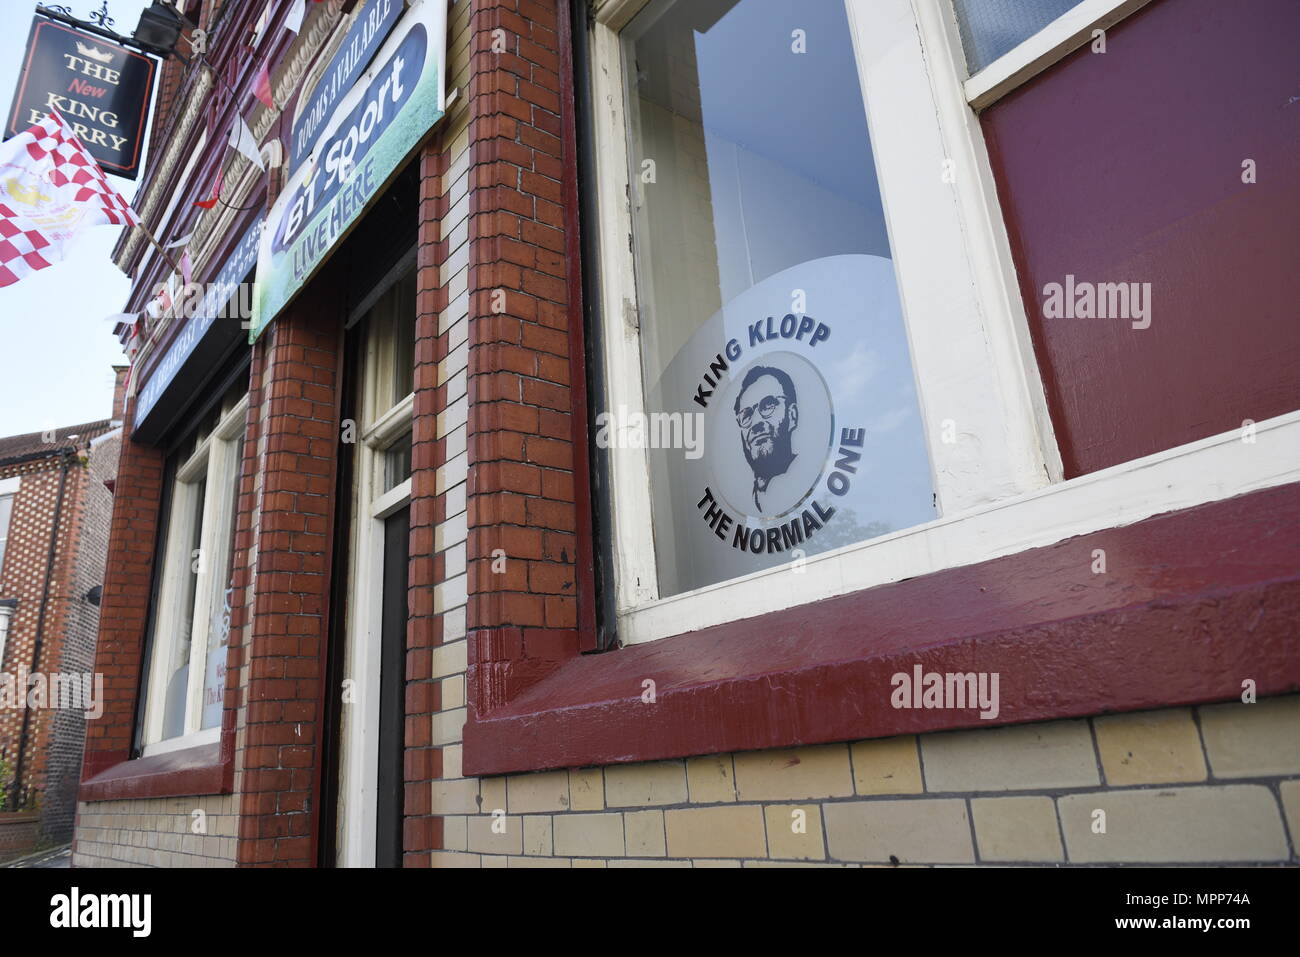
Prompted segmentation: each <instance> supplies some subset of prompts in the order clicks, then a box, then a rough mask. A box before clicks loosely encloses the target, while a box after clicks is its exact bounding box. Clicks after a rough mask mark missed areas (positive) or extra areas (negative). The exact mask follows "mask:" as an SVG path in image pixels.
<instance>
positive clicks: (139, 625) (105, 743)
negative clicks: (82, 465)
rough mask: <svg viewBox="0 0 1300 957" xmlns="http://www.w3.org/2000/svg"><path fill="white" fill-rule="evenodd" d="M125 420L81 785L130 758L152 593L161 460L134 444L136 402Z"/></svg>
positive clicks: (129, 405)
mask: <svg viewBox="0 0 1300 957" xmlns="http://www.w3.org/2000/svg"><path fill="white" fill-rule="evenodd" d="M125 415H126V422H125V423H124V425H123V427H122V429H123V434H122V455H121V458H120V460H119V461H118V468H117V481H116V484H115V486H114V494H113V521H112V526H111V530H110V531H109V540H108V553H109V555H111V556H112V557H111V559H110V560H109V562H108V563H107V566H106V568H105V570H104V591H103V597H102V599H101V604H100V609H99V641H98V645H97V647H96V651H95V671H96V672H97V673H100V674H103V676H104V713H103V715H102V716H101V717H100V718H99V719H98V720H94V721H89V722H87V725H86V752H85V757H84V759H83V761H82V780H83V781H84V780H86V779H87V778H90V777H93V776H94V775H96V774H98V773H99V772H100V771H103V770H104V769H106V768H108V767H111V766H112V765H114V764H117V763H118V762H120V761H125V760H126V759H127V758H128V757H130V752H131V742H132V736H133V735H134V733H135V709H136V698H137V695H138V693H139V690H140V673H141V670H142V667H143V664H144V660H143V654H144V641H145V624H146V622H147V620H148V617H149V598H150V593H151V590H152V587H153V567H154V565H153V561H154V546H155V543H156V541H157V537H158V520H159V514H158V513H159V507H160V502H161V500H162V493H163V455H162V452H161V451H160V450H158V449H156V448H152V447H150V446H146V445H140V444H138V443H136V442H132V441H131V431H132V423H133V422H134V420H135V399H134V398H131V399H130V400H128V401H127V404H126V412H125Z"/></svg>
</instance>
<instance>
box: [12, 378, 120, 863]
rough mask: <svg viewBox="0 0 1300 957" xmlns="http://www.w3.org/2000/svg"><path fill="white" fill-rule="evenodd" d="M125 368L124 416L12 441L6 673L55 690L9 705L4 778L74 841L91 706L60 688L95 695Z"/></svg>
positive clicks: (18, 799) (49, 832)
mask: <svg viewBox="0 0 1300 957" xmlns="http://www.w3.org/2000/svg"><path fill="white" fill-rule="evenodd" d="M125 373H126V367H125V366H123V367H121V368H120V369H119V370H118V387H117V390H116V395H115V397H114V409H113V418H111V419H104V420H101V421H98V422H87V423H84V424H81V425H73V426H67V427H65V428H58V429H53V430H50V431H49V432H45V433H40V432H37V433H32V434H29V435H16V436H11V437H8V438H0V674H3V675H6V676H8V677H9V678H10V680H11V681H12V682H13V684H12V685H11V687H13V688H15V689H21V692H22V693H23V694H24V695H25V696H30V695H31V694H33V693H35V691H36V688H37V685H35V684H28V685H26V686H24V685H23V683H22V682H20V681H19V678H20V677H22V676H28V675H32V676H39V678H38V679H37V680H39V681H40V682H41V684H40V688H41V695H42V696H43V697H44V702H43V706H42V707H36V708H32V707H22V708H12V707H3V706H0V757H2V758H3V760H4V761H5V763H6V765H7V768H8V771H9V774H10V775H12V777H11V779H10V780H8V781H4V782H0V785H3V786H7V789H8V792H9V796H10V804H11V805H13V804H15V803H18V804H26V803H32V802H34V803H35V804H36V806H38V807H39V809H40V832H41V835H42V838H43V839H44V840H46V841H50V842H59V841H67V840H69V839H70V838H71V836H72V825H73V819H74V817H75V812H76V793H77V784H78V778H79V774H80V770H81V759H82V748H83V745H84V742H85V733H86V714H85V711H84V710H83V709H82V708H81V707H79V706H74V707H58V705H59V704H60V700H59V693H60V692H59V688H60V685H62V687H63V689H64V692H63V693H64V695H65V696H64V697H63V698H62V703H63V704H71V705H80V704H88V703H90V702H88V701H84V700H83V698H82V697H81V696H78V697H76V698H71V697H68V696H67V695H68V694H70V693H71V692H69V691H68V690H67V689H68V688H69V687H70V686H69V685H67V682H68V681H77V682H81V695H84V694H85V692H86V690H90V692H91V694H92V696H93V689H94V685H93V672H94V662H95V638H96V635H97V633H98V629H99V603H100V595H101V592H102V584H103V575H104V561H105V558H106V556H107V553H108V530H109V523H110V520H111V517H112V511H113V496H112V485H113V481H114V479H115V477H116V474H117V459H118V453H119V451H120V449H121V416H122V406H121V403H122V398H123V394H124V388H123V386H124V378H125ZM54 675H58V676H60V682H59V683H57V684H55V686H54V689H55V690H54V693H53V694H51V693H50V689H51V685H50V677H51V676H54ZM86 676H91V683H90V684H89V685H86V684H85V683H84V682H85V678H86ZM36 701H37V702H38V703H41V698H39V697H38V698H37V699H36ZM8 703H10V702H8V701H6V704H8Z"/></svg>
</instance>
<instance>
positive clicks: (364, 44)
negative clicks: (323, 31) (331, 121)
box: [289, 0, 403, 172]
mask: <svg viewBox="0 0 1300 957" xmlns="http://www.w3.org/2000/svg"><path fill="white" fill-rule="evenodd" d="M402 8H403V0H367V3H366V5H365V6H364V7H362V8H361V9H360V10H359V11H358V12H357V16H356V19H355V20H353V21H352V26H351V27H350V28H349V29H348V32H347V36H345V37H344V38H343V42H342V43H341V44H339V48H338V52H337V53H335V54H334V59H333V60H331V61H330V63H329V66H327V67H326V68H325V72H324V73H322V74H321V76H320V82H319V83H317V84H316V88H315V89H314V90H312V91H311V98H310V99H308V100H307V101H306V104H305V105H304V106H303V108H302V109H300V110H299V111H298V117H297V119H296V120H294V124H293V135H292V143H291V144H290V147H289V148H290V157H291V158H290V163H289V169H290V171H291V172H292V171H293V170H295V169H297V168H298V164H299V163H301V162H302V161H303V158H304V157H305V156H306V155H307V153H308V152H309V151H310V150H311V148H312V147H313V146H315V145H316V137H317V134H318V133H320V131H321V130H322V129H324V123H325V120H326V119H327V118H329V116H330V115H331V112H332V110H333V109H334V105H335V104H336V103H338V101H339V100H340V99H341V98H342V97H343V95H344V94H345V93H347V92H348V90H350V89H351V88H352V84H353V83H354V82H355V81H356V78H357V77H358V76H359V75H360V74H361V71H362V70H364V69H365V68H366V66H367V65H369V63H370V61H371V59H373V58H374V55H375V51H376V50H378V49H379V45H380V44H381V43H383V42H384V38H385V37H387V36H388V34H390V33H392V31H393V27H394V26H396V25H397V20H398V18H399V17H401V15H402Z"/></svg>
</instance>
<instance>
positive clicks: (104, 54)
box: [76, 40, 113, 63]
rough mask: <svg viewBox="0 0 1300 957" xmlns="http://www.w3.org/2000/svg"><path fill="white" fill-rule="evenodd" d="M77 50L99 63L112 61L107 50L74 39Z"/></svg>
mask: <svg viewBox="0 0 1300 957" xmlns="http://www.w3.org/2000/svg"><path fill="white" fill-rule="evenodd" d="M76 43H77V52H78V53H80V54H81V55H82V56H84V57H88V58H89V59H91V60H97V61H99V62H100V63H112V62H113V54H112V53H110V52H109V51H108V50H101V49H99V47H88V46H86V45H85V44H84V43H82V42H81V41H80V40H78V41H76Z"/></svg>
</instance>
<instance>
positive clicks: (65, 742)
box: [41, 434, 121, 843]
mask: <svg viewBox="0 0 1300 957" xmlns="http://www.w3.org/2000/svg"><path fill="white" fill-rule="evenodd" d="M120 452H121V437H120V435H119V434H110V435H108V436H105V437H104V438H103V439H102V440H101V441H99V442H97V443H96V444H95V445H94V446H93V447H92V448H91V449H90V450H89V453H88V455H87V462H86V466H85V470H84V474H83V475H82V477H81V480H80V481H79V482H78V483H77V497H76V501H75V503H74V505H73V513H72V522H73V525H72V528H71V529H70V536H71V538H70V541H69V553H68V556H67V564H68V574H67V575H66V577H65V578H64V580H63V582H62V588H61V592H62V594H59V595H56V596H55V600H56V601H62V602H63V603H64V604H63V607H64V609H65V614H64V616H63V619H62V621H63V624H62V627H61V628H60V631H59V633H58V636H57V643H56V645H55V646H54V647H52V648H51V649H50V652H49V654H48V655H47V656H46V658H47V661H49V663H50V664H49V667H50V668H51V669H52V670H55V671H58V672H61V673H62V674H65V675H69V674H73V675H84V674H92V673H93V672H94V667H95V641H96V638H97V635H98V631H99V607H98V606H96V605H94V604H92V603H91V602H90V601H88V600H87V597H86V596H87V595H88V594H89V593H90V591H91V590H92V589H93V588H95V587H97V586H101V585H102V584H103V581H104V564H105V559H106V558H107V555H108V535H109V526H110V523H111V521H112V514H113V496H112V494H111V493H110V492H109V490H108V488H107V486H106V485H105V484H104V483H105V482H106V481H113V480H114V479H115V478H116V475H117V460H118V455H119V454H120ZM85 741H86V715H85V713H84V712H83V711H79V710H68V709H60V710H57V711H53V712H51V714H50V733H49V736H48V739H47V740H46V742H45V746H44V752H45V780H44V788H43V792H42V798H41V831H42V833H43V835H44V837H45V838H46V840H49V841H51V842H55V843H63V842H66V841H68V840H70V839H71V838H72V829H73V822H74V819H75V817H76V806H77V786H78V784H79V782H80V779H81V759H82V750H83V748H84V747H85Z"/></svg>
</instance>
